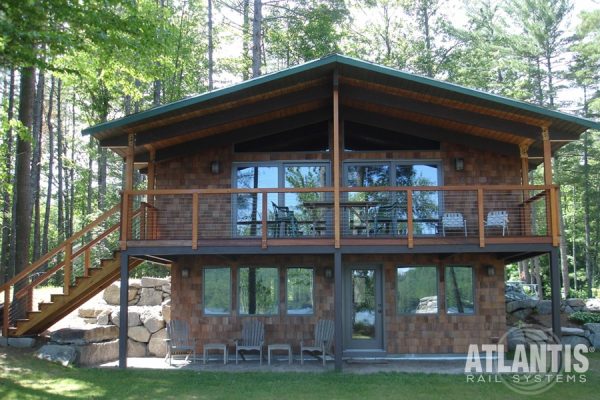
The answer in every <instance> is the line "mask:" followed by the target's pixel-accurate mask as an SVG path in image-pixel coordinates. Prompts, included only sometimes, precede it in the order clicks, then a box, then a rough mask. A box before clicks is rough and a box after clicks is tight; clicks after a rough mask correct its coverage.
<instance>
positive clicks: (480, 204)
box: [477, 188, 485, 247]
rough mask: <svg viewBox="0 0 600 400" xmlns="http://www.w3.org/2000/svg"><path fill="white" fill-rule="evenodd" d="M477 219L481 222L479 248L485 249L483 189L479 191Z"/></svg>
mask: <svg viewBox="0 0 600 400" xmlns="http://www.w3.org/2000/svg"><path fill="white" fill-rule="evenodd" d="M477 219H478V222H479V247H485V224H484V220H483V189H482V188H478V189H477Z"/></svg>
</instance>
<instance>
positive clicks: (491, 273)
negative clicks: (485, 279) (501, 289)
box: [484, 265, 496, 276]
mask: <svg viewBox="0 0 600 400" xmlns="http://www.w3.org/2000/svg"><path fill="white" fill-rule="evenodd" d="M484 268H485V272H486V273H487V276H494V275H496V268H494V266H493V265H485V266H484Z"/></svg>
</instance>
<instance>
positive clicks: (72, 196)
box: [67, 93, 77, 236]
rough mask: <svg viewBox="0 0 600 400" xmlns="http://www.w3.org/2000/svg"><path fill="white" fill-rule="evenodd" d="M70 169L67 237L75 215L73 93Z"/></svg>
mask: <svg viewBox="0 0 600 400" xmlns="http://www.w3.org/2000/svg"><path fill="white" fill-rule="evenodd" d="M71 118H72V120H71V123H72V125H71V129H72V131H71V167H70V168H69V181H70V182H71V183H70V185H71V186H70V192H69V209H70V211H69V218H68V220H67V235H68V236H73V216H74V214H75V135H76V134H77V132H76V125H75V123H76V114H75V93H73V102H72V103H71Z"/></svg>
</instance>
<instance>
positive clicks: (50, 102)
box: [42, 77, 55, 254]
mask: <svg viewBox="0 0 600 400" xmlns="http://www.w3.org/2000/svg"><path fill="white" fill-rule="evenodd" d="M54 84H55V82H54V77H51V78H50V94H49V95H48V112H47V114H46V115H47V116H46V124H47V127H48V177H47V183H46V185H47V186H46V208H45V210H44V226H43V228H42V254H46V253H47V252H48V248H49V240H48V232H49V230H50V203H51V202H52V184H53V180H54V126H53V125H52V111H53V110H52V108H53V107H52V106H53V101H54Z"/></svg>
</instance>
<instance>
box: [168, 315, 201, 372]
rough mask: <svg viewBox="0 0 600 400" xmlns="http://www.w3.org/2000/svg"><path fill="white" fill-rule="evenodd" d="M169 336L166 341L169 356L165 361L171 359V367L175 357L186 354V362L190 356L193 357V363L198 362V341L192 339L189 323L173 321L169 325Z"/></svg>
mask: <svg viewBox="0 0 600 400" xmlns="http://www.w3.org/2000/svg"><path fill="white" fill-rule="evenodd" d="M167 335H168V338H167V339H165V342H166V344H167V355H166V357H165V360H166V359H167V358H168V359H169V365H171V363H172V361H173V357H174V356H175V355H178V354H185V355H186V356H185V361H187V360H188V358H189V357H190V354H191V355H192V356H193V358H192V362H194V361H195V360H196V339H195V338H191V337H190V328H189V325H188V323H187V321H181V320H176V319H174V320H172V321H171V322H169V323H168V324H167Z"/></svg>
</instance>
